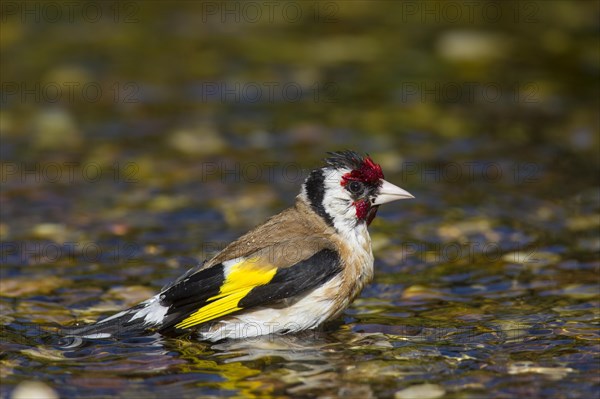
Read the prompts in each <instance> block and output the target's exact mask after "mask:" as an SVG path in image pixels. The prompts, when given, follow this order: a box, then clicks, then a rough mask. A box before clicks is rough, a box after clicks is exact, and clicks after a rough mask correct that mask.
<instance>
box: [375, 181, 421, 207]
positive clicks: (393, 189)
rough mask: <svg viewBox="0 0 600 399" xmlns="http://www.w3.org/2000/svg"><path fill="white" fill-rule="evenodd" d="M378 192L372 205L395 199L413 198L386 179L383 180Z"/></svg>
mask: <svg viewBox="0 0 600 399" xmlns="http://www.w3.org/2000/svg"><path fill="white" fill-rule="evenodd" d="M378 192H379V194H378V195H377V197H376V198H375V201H373V205H381V204H385V203H388V202H392V201H396V200H401V199H408V198H415V197H414V196H413V195H412V194H411V193H409V192H408V191H406V190H403V189H401V188H400V187H398V186H395V185H393V184H392V183H390V182H388V181H386V180H383V182H382V184H381V187H379V191H378Z"/></svg>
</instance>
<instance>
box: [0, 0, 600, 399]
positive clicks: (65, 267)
mask: <svg viewBox="0 0 600 399" xmlns="http://www.w3.org/2000/svg"><path fill="white" fill-rule="evenodd" d="M599 17H600V12H599V6H598V2H593V1H589V2H587V1H582V2H570V1H502V2H496V1H483V0H482V1H464V2H462V1H457V2H441V1H440V2H438V1H425V2H418V1H402V2H386V1H375V2H367V1H348V2H345V1H340V2H336V1H326V2H303V1H300V2H298V1H288V2H285V1H272V2H262V1H261V2H217V1H206V2H199V1H198V2H166V1H152V2H141V1H125V2H101V3H90V2H78V1H72V2H13V1H5V2H2V4H1V15H0V18H1V28H0V29H1V35H0V51H1V52H2V57H1V59H0V70H1V90H0V96H1V98H0V104H1V110H0V140H1V146H0V156H1V161H2V162H1V164H0V165H1V169H0V182H1V185H2V189H1V192H0V204H1V207H0V216H1V221H0V236H1V240H2V246H1V250H2V252H1V254H0V255H1V258H0V261H1V265H2V268H1V269H0V276H1V277H2V280H1V284H2V285H1V286H0V288H2V289H1V296H2V299H1V301H0V309H1V311H2V313H1V314H2V316H1V317H2V321H3V325H4V329H3V333H2V334H3V340H2V345H3V346H4V348H3V352H4V353H5V355H3V357H2V358H0V373H1V374H0V375H1V376H2V377H3V386H2V391H1V392H2V394H3V397H4V396H5V395H9V394H11V392H12V394H11V395H13V397H14V396H15V393H14V391H13V389H14V387H15V386H17V385H18V384H19V383H22V382H23V381H24V380H27V379H28V377H26V376H27V375H31V373H32V370H34V369H36V370H38V369H40V367H41V370H43V371H40V372H39V375H37V379H38V380H40V381H45V382H46V385H45V387H46V388H47V389H50V390H52V389H54V390H55V393H56V392H58V394H60V395H61V396H80V395H83V396H85V395H98V394H107V395H114V394H123V393H124V392H129V391H128V390H132V391H135V392H145V391H144V390H147V391H148V392H150V391H152V392H159V393H160V392H162V391H161V389H166V390H168V391H165V392H169V393H171V394H172V393H173V392H176V390H180V391H177V392H179V394H181V395H182V396H184V397H185V396H186V395H192V396H193V395H211V394H216V393H219V394H224V395H225V394H226V395H230V394H231V395H242V396H252V395H254V396H260V395H259V393H260V392H262V393H263V394H264V395H267V396H268V395H275V396H276V395H284V396H285V395H294V394H297V395H302V394H304V395H319V394H328V395H340V396H344V395H349V394H350V393H352V392H354V394H356V395H358V394H359V393H360V395H359V396H361V397H369V396H373V397H375V396H383V397H391V396H394V395H396V397H409V395H410V394H411V391H408V392H407V391H405V390H410V389H417V390H418V389H421V391H417V392H420V394H421V395H422V397H438V396H435V395H436V394H439V393H440V392H441V394H440V395H443V394H444V393H446V394H448V395H458V396H460V395H463V394H464V395H467V396H469V395H478V394H483V393H485V396H489V395H492V394H498V395H500V396H501V395H509V396H510V395H517V396H519V395H524V394H527V395H530V396H531V395H533V396H536V395H542V394H543V395H544V396H548V395H549V396H548V397H550V396H557V397H560V396H569V395H570V397H576V396H577V395H581V397H591V396H590V395H592V394H593V393H594V386H596V389H597V385H594V384H598V383H599V382H600V381H599V380H598V375H599V374H598V373H596V374H593V373H592V374H593V375H594V376H593V377H592V375H591V374H590V373H591V371H590V370H598V361H597V360H598V358H597V346H594V345H593V344H592V343H593V342H594V340H597V339H598V329H597V322H598V313H599V312H598V304H599V301H598V288H599V286H598V283H599V280H598V271H599V262H598V251H599V250H600V238H599V235H598V230H599V228H600V213H599V212H600V194H599V190H598V177H599V172H600V165H599V159H600V157H599V152H600V139H599V137H600V135H599V116H598V109H599V106H600V104H599V94H598V93H599V92H600V90H599V89H600V84H599V79H598V78H599V64H600V51H599V48H600V47H599V40H598V30H599V22H598V21H599V20H600V19H599ZM341 149H354V150H357V151H362V152H368V153H369V154H371V155H372V157H373V158H374V159H375V161H376V162H379V163H380V164H381V165H382V167H383V170H384V173H385V174H386V178H387V179H388V180H390V181H392V182H394V183H396V184H398V185H400V186H401V187H403V188H405V189H406V190H408V191H409V192H411V193H412V194H414V195H415V197H416V199H414V200H411V201H403V202H402V203H399V204H397V205H391V206H388V207H386V208H382V209H381V210H380V213H379V218H378V219H377V220H376V221H375V222H374V223H373V225H372V228H371V231H372V237H373V241H374V251H375V254H376V258H377V260H376V269H377V273H376V274H377V277H376V280H375V282H374V284H373V285H372V286H370V287H369V288H367V289H366V290H365V292H364V293H363V295H362V296H361V298H360V299H358V300H357V301H356V302H355V304H354V305H353V307H352V308H351V309H349V310H348V312H347V313H346V315H345V316H344V318H343V319H342V320H341V322H343V323H341V325H340V326H337V327H334V328H333V332H330V333H328V334H326V338H319V339H316V342H313V341H310V343H308V342H301V343H296V344H297V345H299V346H300V347H302V348H303V349H306V347H308V349H307V350H308V351H309V354H306V353H305V352H303V351H302V350H299V349H298V350H296V351H295V352H294V355H293V356H292V355H291V354H290V353H289V351H288V349H289V346H286V345H283V349H282V348H276V349H272V351H270V349H269V350H265V351H264V352H260V353H259V354H256V353H254V352H252V351H250V352H252V354H248V353H249V349H248V348H239V347H236V348H234V350H233V352H232V349H231V348H220V349H214V348H205V347H201V348H199V347H196V346H197V345H199V344H196V343H191V342H187V341H169V342H167V343H164V342H161V344H160V347H161V348H162V347H163V346H164V345H167V346H168V347H169V348H170V350H171V352H169V355H168V356H167V355H165V354H164V353H163V352H160V351H158V350H155V352H153V353H143V354H141V355H139V356H143V359H141V360H140V359H137V358H136V357H135V356H133V355H132V354H133V353H138V352H139V351H140V348H139V347H138V346H136V345H139V343H127V344H123V343H121V344H117V343H110V344H109V343H104V345H100V346H96V347H95V348H96V349H89V348H84V349H81V350H74V351H71V352H68V353H65V350H64V349H61V348H56V347H53V346H52V345H50V347H48V346H47V341H48V339H49V338H48V337H47V333H44V332H42V331H40V329H39V326H40V325H50V324H52V323H60V324H68V323H71V322H73V321H74V320H80V321H81V320H83V321H91V320H95V319H96V318H97V317H99V316H101V315H108V314H110V313H111V312H113V311H115V310H117V309H120V308H122V307H124V306H128V305H132V304H133V303H135V302H136V301H138V300H143V299H145V298H146V297H147V296H149V295H152V294H153V293H154V292H156V290H158V289H159V288H160V287H161V286H162V284H164V283H166V282H167V281H169V280H171V279H173V278H175V277H176V276H177V275H178V274H180V273H181V272H182V271H183V270H184V269H185V267H186V266H189V265H191V264H193V262H194V260H193V259H204V258H206V257H207V256H210V254H212V253H214V252H215V251H217V250H218V249H219V248H222V247H224V246H225V245H226V244H227V243H228V242H229V241H230V240H232V239H234V238H236V237H237V236H238V235H239V234H241V233H243V232H245V231H247V230H248V229H249V228H251V227H253V226H254V225H256V224H257V223H260V222H261V221H263V220H264V219H265V218H267V217H268V216H270V215H272V214H274V213H276V212H278V211H279V210H281V209H283V208H285V207H287V206H289V205H290V204H291V203H292V202H293V200H294V197H295V196H296V195H297V193H298V191H299V186H300V184H301V183H302V181H303V179H304V177H305V176H306V175H307V172H308V171H309V170H310V169H311V168H313V167H315V166H317V165H319V164H320V160H321V159H322V158H323V157H324V156H325V152H326V151H334V150H341ZM407 326H408V327H410V328H409V329H408V330H407V329H406V328H407ZM442 327H443V328H445V329H446V330H444V332H443V333H440V330H439V328H442ZM407 331H408V335H409V336H410V337H409V338H407ZM507 331H508V332H507ZM515 331H517V332H515ZM432 334H433V336H434V337H435V339H431V335H432ZM461 334H462V335H461ZM465 334H466V335H465ZM506 334H508V335H509V336H510V337H512V340H507V339H506ZM511 334H512V335H511ZM373 336H375V337H376V338H372V337H373ZM365 337H367V338H365ZM369 337H371V338H369ZM424 337H425V338H424ZM457 337H458V338H457ZM515 337H517V338H518V339H517V338H515ZM441 338H448V340H449V341H444V343H440V342H441V341H440V339H441ZM467 338H468V339H467ZM323 340H324V341H323ZM423 340H424V341H425V342H422V341H423ZM457 340H458V341H460V342H461V343H460V344H458V343H457ZM448 342H450V344H448ZM143 344H144V345H146V346H147V345H148V343H147V342H143ZM155 344H156V343H155ZM325 344H327V345H331V348H333V349H331V351H332V353H334V355H332V356H333V357H331V356H329V357H328V356H326V355H324V354H323V351H322V350H321V346H322V345H325ZM473 344H476V346H477V348H478V349H475V348H474V346H473ZM127 345H129V346H127ZM147 347H148V346H147ZM190 347H193V348H194V351H195V352H194V351H192V353H193V354H194V355H193V356H189V350H190ZM100 348H101V349H100ZM182 348H183V349H182ZM382 348H384V349H382ZM277 350H279V351H280V352H273V351H277ZM90 351H92V352H90ZM148 351H150V349H148ZM157 351H158V352H157ZM207 351H208V352H207ZM219 351H220V352H219ZM159 352H160V353H159ZM300 352H301V353H303V354H304V355H306V356H307V357H306V358H302V357H301V359H300V360H298V357H297V356H298V353H300ZM215 353H216V354H215ZM232 353H235V354H238V355H239V354H240V353H242V354H243V355H244V356H246V358H244V357H243V356H242V358H241V359H242V360H240V361H239V362H237V363H234V364H235V365H237V366H235V367H232V365H231V363H227V362H225V361H224V360H223V359H230V358H231V357H232V356H233V355H232ZM273 353H276V354H275V355H274V354H273ZM282 353H283V354H282ZM315 353H316V354H317V355H315ZM367 353H370V355H368V354H367ZM508 353H515V354H514V355H509V354H508ZM209 354H210V355H212V356H216V357H214V358H213V359H212V360H211V362H212V363H210V364H209V362H208V361H207V362H199V361H197V359H198V358H202V357H206V356H208V355H209ZM313 355H314V356H316V357H312V356H313ZM103 356H104V357H103ZM219 356H221V357H219ZM465 356H466V357H465ZM65 357H68V358H71V359H72V360H70V363H69V362H67V363H65V362H64V358H65ZM90 359H93V360H90ZM98 359H102V361H103V362H104V364H105V365H106V366H100V365H98V364H96V363H95V362H96V361H97V360H98ZM148 359H151V360H150V361H151V362H153V363H154V364H161V365H162V367H163V368H162V369H161V370H160V371H156V370H154V371H144V372H143V373H146V374H143V373H142V374H143V375H144V376H145V377H144V378H145V381H146V382H139V381H137V382H136V380H135V378H136V377H139V376H140V375H141V374H139V373H140V367H141V366H140V364H142V363H143V364H145V362H147V361H148ZM191 359H192V360H191ZM194 359H195V360H194ZM248 359H250V360H248ZM88 361H89V362H91V363H92V364H88V363H86V362H88ZM267 364H271V365H273V364H275V365H277V367H279V368H280V369H281V370H285V372H286V373H287V374H285V375H286V376H287V377H285V378H283V377H282V376H281V375H280V374H279V372H277V371H275V369H270V368H269V367H268V366H267ZM298 364H301V365H302V366H301V367H299V366H298ZM314 364H321V365H322V368H318V369H316V370H315V368H314V367H313V366H314ZM309 365H310V366H309ZM50 366H53V367H50ZM236 367H237V368H236ZM302 367H305V368H307V369H308V370H309V371H306V370H304V369H303V368H302ZM90 369H91V370H94V373H95V374H93V376H92V377H90V376H89V375H90V374H89V372H90ZM115 369H119V370H126V371H127V372H128V373H130V374H129V375H128V376H118V375H116V374H115V372H114V370H115ZM66 370H68V371H69V372H68V373H65V372H66ZM303 370H304V371H303ZM382 370H383V371H382ZM432 370H434V371H433V372H432ZM303 373H304V374H303ZM67 374H68V375H67ZM165 374H172V375H177V376H179V377H172V378H173V379H172V380H171V382H165V380H164V375H165ZM258 374H260V377H256V376H257V375H258ZM207 376H210V377H207ZM357 379H358V380H361V381H364V382H362V383H359V382H357ZM326 380H327V381H329V380H331V381H335V382H327V383H325V382H324V381H326ZM5 381H6V383H5ZM57 381H60V383H57ZM249 381H250V382H249ZM415 386H416V387H417V388H414V387H415ZM38 388H39V387H38ZM215 392H216V393H215ZM436 392H437V393H436ZM596 394H597V391H596ZM403 395H404V396H403ZM407 395H408V396H407ZM423 395H424V396H423ZM427 395H430V396H427ZM350 396H351V395H350ZM461 397H462V396H461Z"/></svg>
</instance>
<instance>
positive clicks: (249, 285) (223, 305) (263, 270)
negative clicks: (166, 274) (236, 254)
mask: <svg viewBox="0 0 600 399" xmlns="http://www.w3.org/2000/svg"><path fill="white" fill-rule="evenodd" d="M276 272H277V268H276V267H274V266H272V265H270V264H265V263H259V261H258V259H257V258H249V259H244V260H242V261H240V262H238V263H236V264H234V265H232V266H231V267H230V268H229V273H228V274H227V276H225V282H224V283H223V285H222V286H221V289H220V290H219V293H218V294H217V295H215V296H213V297H211V298H208V302H210V303H209V304H207V305H205V306H203V307H201V308H200V309H198V310H197V311H195V312H194V313H192V314H191V315H189V316H188V317H187V318H185V319H183V320H182V321H181V322H179V324H176V325H175V327H177V328H189V327H193V326H195V325H198V324H202V323H205V322H207V321H210V320H213V319H216V318H218V317H221V316H225V315H228V314H229V313H233V312H235V311H237V310H241V309H242V308H240V307H238V303H239V302H240V301H241V300H242V298H244V297H245V296H246V295H248V293H249V292H250V291H251V290H252V289H253V288H254V287H257V286H259V285H265V284H268V283H269V281H271V279H272V278H273V276H275V273H276Z"/></svg>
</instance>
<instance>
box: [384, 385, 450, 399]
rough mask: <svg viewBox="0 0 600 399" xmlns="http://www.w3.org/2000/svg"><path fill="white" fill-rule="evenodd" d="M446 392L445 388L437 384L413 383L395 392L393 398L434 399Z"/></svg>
mask: <svg viewBox="0 0 600 399" xmlns="http://www.w3.org/2000/svg"><path fill="white" fill-rule="evenodd" d="M445 394H446V390H444V388H442V387H441V386H439V385H437V384H420V385H413V386H411V387H408V388H405V389H403V390H401V391H398V392H396V394H395V395H394V398H395V399H435V398H441V397H442V396H444V395H445Z"/></svg>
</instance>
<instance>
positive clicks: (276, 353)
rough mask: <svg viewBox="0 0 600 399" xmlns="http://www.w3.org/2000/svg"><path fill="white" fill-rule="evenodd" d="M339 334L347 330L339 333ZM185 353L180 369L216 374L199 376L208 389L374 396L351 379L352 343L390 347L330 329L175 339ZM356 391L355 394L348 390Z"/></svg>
mask: <svg viewBox="0 0 600 399" xmlns="http://www.w3.org/2000/svg"><path fill="white" fill-rule="evenodd" d="M340 335H343V337H342V336H340ZM173 343H174V344H175V346H176V348H172V349H174V350H176V351H178V352H180V358H182V359H185V360H187V364H186V365H185V366H180V367H182V370H181V372H196V373H197V372H200V373H202V374H205V373H210V374H214V376H215V379H213V380H211V381H198V382H197V384H198V385H200V386H204V387H205V388H213V389H217V390H219V391H220V392H221V393H225V392H224V391H234V392H235V393H236V394H237V395H240V396H243V397H248V398H256V397H269V396H278V395H282V394H294V395H302V394H309V393H310V394H311V395H314V394H315V393H316V392H319V393H323V394H327V393H329V394H334V395H344V396H346V397H356V396H357V395H358V396H360V397H364V398H369V397H373V396H374V395H373V393H372V392H371V388H370V387H369V385H367V384H362V383H360V382H359V381H353V380H352V379H349V378H347V376H346V373H347V371H348V370H349V369H350V368H352V367H353V358H352V350H351V348H352V346H353V345H355V344H356V345H359V346H361V347H364V345H367V346H371V347H378V348H379V349H380V350H381V349H384V348H389V347H390V343H389V342H388V341H387V340H386V339H385V337H384V336H383V335H381V334H379V335H378V336H377V337H375V335H371V334H366V335H365V334H358V333H354V332H350V331H345V332H343V333H341V332H340V333H337V334H331V333H326V332H322V331H305V332H303V333H299V334H293V335H268V336H261V337H257V338H252V339H245V340H227V341H223V342H219V343H215V344H212V345H210V344H205V343H201V342H194V341H190V340H177V341H174V342H173ZM349 392H351V393H352V394H351V395H348V393H349Z"/></svg>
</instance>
